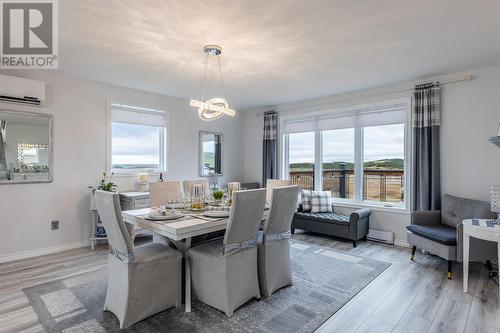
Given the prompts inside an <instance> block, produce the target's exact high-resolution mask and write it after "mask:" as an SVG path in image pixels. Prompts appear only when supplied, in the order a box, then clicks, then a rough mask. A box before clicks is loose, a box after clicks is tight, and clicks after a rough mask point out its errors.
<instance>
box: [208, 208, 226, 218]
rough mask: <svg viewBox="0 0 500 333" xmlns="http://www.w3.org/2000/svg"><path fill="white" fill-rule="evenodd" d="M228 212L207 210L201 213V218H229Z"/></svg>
mask: <svg viewBox="0 0 500 333" xmlns="http://www.w3.org/2000/svg"><path fill="white" fill-rule="evenodd" d="M229 214H230V212H229V211H228V210H207V211H206V212H205V213H203V216H207V217H229Z"/></svg>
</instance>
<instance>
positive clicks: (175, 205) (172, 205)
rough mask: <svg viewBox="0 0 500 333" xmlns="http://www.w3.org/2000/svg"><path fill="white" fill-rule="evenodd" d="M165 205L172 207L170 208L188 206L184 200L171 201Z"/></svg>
mask: <svg viewBox="0 0 500 333" xmlns="http://www.w3.org/2000/svg"><path fill="white" fill-rule="evenodd" d="M165 207H167V208H170V209H172V208H173V209H180V208H184V207H186V204H185V203H183V202H176V203H170V204H166V205H165Z"/></svg>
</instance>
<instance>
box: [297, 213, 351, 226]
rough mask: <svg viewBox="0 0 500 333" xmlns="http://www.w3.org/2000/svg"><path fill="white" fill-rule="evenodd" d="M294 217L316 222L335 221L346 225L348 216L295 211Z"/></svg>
mask: <svg viewBox="0 0 500 333" xmlns="http://www.w3.org/2000/svg"><path fill="white" fill-rule="evenodd" d="M295 217H296V218H299V219H305V220H310V221H317V222H326V223H335V224H342V225H348V224H349V216H346V215H343V214H337V213H334V212H331V213H311V212H298V213H295Z"/></svg>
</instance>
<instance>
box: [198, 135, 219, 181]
mask: <svg viewBox="0 0 500 333" xmlns="http://www.w3.org/2000/svg"><path fill="white" fill-rule="evenodd" d="M223 155H224V154H223V137H222V133H216V132H204V131H200V135H199V143H198V169H199V176H200V177H208V176H210V175H213V174H217V175H222V172H223V170H222V164H223V163H222V161H223V158H224V156H223Z"/></svg>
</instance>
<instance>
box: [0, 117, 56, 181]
mask: <svg viewBox="0 0 500 333" xmlns="http://www.w3.org/2000/svg"><path fill="white" fill-rule="evenodd" d="M52 158H53V156H52V116H51V115H47V114H43V113H35V112H22V111H12V110H3V109H0V184H16V183H48V182H51V181H52Z"/></svg>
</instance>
